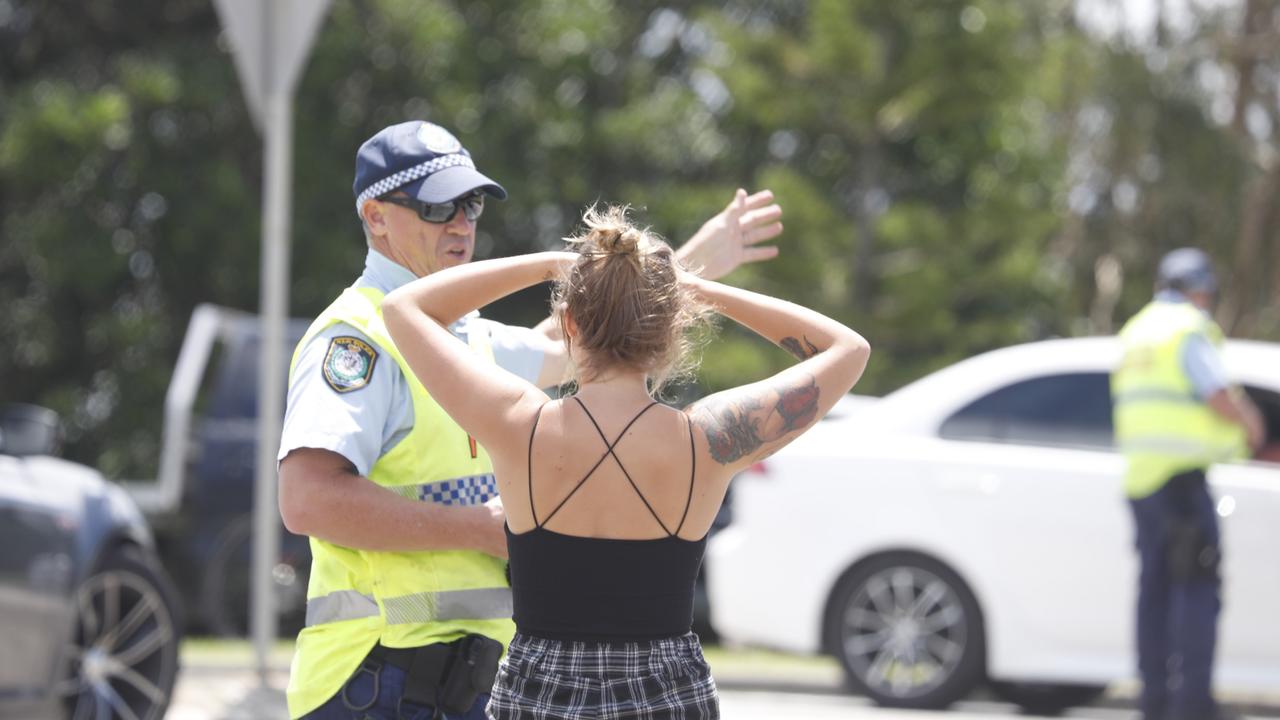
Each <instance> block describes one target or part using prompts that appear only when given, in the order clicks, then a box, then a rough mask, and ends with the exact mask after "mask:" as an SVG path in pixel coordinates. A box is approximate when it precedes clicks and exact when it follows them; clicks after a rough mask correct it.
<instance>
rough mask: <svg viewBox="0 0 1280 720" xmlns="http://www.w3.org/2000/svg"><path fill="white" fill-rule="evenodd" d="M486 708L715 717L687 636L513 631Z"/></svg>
mask: <svg viewBox="0 0 1280 720" xmlns="http://www.w3.org/2000/svg"><path fill="white" fill-rule="evenodd" d="M487 713H488V717H489V718H490V719H491V720H579V719H585V718H592V719H593V720H624V719H625V720H684V719H686V718H687V719H689V720H692V719H694V718H697V719H698V720H715V719H716V718H719V717H720V701H719V699H718V697H717V695H716V684H715V681H714V680H712V679H711V668H710V667H708V666H707V661H706V659H705V658H704V657H703V656H702V645H701V643H699V642H698V636H697V635H695V634H693V633H688V634H686V635H682V636H680V637H675V638H669V639H666V640H652V641H646V642H609V643H590V642H562V641H558V640H546V639H543V638H537V637H530V636H528V635H521V634H517V635H516V637H515V639H514V640H512V641H511V646H510V648H509V649H508V651H507V656H506V657H505V658H503V660H502V664H501V665H500V666H499V668H498V678H497V680H496V681H494V684H493V698H492V699H491V700H490V701H489V708H488V711H487Z"/></svg>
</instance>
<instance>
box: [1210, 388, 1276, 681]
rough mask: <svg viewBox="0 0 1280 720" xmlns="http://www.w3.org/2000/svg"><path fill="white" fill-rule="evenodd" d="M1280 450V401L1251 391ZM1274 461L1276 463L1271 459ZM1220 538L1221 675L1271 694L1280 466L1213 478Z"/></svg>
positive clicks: (1245, 467)
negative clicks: (1221, 556)
mask: <svg viewBox="0 0 1280 720" xmlns="http://www.w3.org/2000/svg"><path fill="white" fill-rule="evenodd" d="M1246 390H1248V392H1249V395H1250V396H1251V397H1252V398H1253V400H1254V402H1255V403H1257V404H1258V406H1259V408H1260V409H1261V410H1262V412H1263V415H1264V417H1265V418H1266V420H1267V425H1268V445H1275V444H1280V393H1277V392H1275V391H1273V390H1265V389H1262V388H1258V387H1252V386H1246ZM1270 457H1274V455H1270ZM1209 483H1210V485H1211V486H1212V490H1213V494H1214V499H1215V501H1216V503H1217V508H1218V516H1219V522H1220V524H1221V530H1222V548H1223V569H1222V575H1223V593H1222V616H1221V620H1220V622H1219V633H1218V637H1219V652H1218V666H1217V668H1216V671H1215V672H1216V675H1217V676H1218V678H1219V679H1220V680H1222V681H1223V682H1224V683H1225V684H1227V685H1230V686H1232V687H1240V688H1255V689H1257V690H1259V691H1273V690H1274V689H1275V687H1276V678H1280V623H1278V622H1276V619H1275V617H1276V616H1275V613H1276V607H1277V604H1278V603H1280V562H1277V561H1276V551H1277V543H1276V537H1277V535H1276V528H1277V526H1280V463H1276V462H1270V461H1268V462H1259V461H1253V460H1250V461H1241V462H1232V463H1222V464H1219V465H1215V466H1214V467H1213V468H1211V469H1210V471H1209Z"/></svg>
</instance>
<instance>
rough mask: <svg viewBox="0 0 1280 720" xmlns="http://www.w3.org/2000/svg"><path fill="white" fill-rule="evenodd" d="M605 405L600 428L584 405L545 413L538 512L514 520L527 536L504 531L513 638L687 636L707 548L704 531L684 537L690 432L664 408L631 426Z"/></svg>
mask: <svg viewBox="0 0 1280 720" xmlns="http://www.w3.org/2000/svg"><path fill="white" fill-rule="evenodd" d="M599 405H600V406H602V407H603V410H602V412H601V413H600V414H601V415H602V416H603V417H602V418H600V419H597V418H596V417H595V416H594V414H593V413H592V411H591V410H589V409H588V407H587V405H586V404H585V403H583V402H582V401H581V400H580V399H579V398H577V397H575V398H571V399H565V400H562V401H558V402H550V403H547V404H546V405H545V406H544V407H543V409H542V411H541V412H540V413H539V415H538V419H537V422H536V423H535V425H534V428H533V430H532V431H531V433H530V443H529V451H530V452H529V462H528V467H529V470H530V476H529V482H528V483H527V488H528V491H529V496H528V497H529V498H531V499H532V503H531V504H530V506H529V507H528V508H522V509H523V510H525V512H524V513H519V512H512V508H510V507H508V511H507V512H508V525H509V527H510V526H511V525H513V524H514V525H515V526H516V527H519V528H520V530H521V531H520V532H515V531H514V530H511V529H509V530H508V548H509V550H510V553H511V583H512V589H513V594H514V597H515V620H516V626H517V628H518V629H519V630H520V632H522V633H525V634H528V635H531V636H535V637H543V638H550V639H556V640H569V641H591V642H602V641H603V642H608V641H630V640H656V639H661V638H671V637H677V636H680V635H683V634H685V633H687V632H688V631H689V626H690V623H691V621H692V616H693V592H694V582H695V580H696V578H697V575H698V569H699V567H700V566H701V563H702V554H703V551H704V549H705V545H706V526H694V528H695V529H694V531H693V533H692V536H691V535H690V534H686V532H687V530H688V528H689V527H690V526H689V523H688V521H689V514H690V513H689V511H690V508H691V505H692V500H693V497H694V495H695V491H696V489H697V480H696V472H695V471H696V461H695V460H694V457H695V455H694V453H695V448H694V445H693V442H694V435H693V429H692V426H691V424H690V423H689V422H688V420H687V418H685V416H684V414H683V413H680V412H678V411H675V410H672V409H670V408H666V407H664V406H660V405H658V404H657V403H652V402H650V403H648V404H645V405H642V406H641V409H640V410H638V411H635V412H632V413H631V417H629V418H627V417H625V416H624V415H623V414H622V413H623V412H630V410H629V409H627V410H624V409H623V408H625V406H626V404H625V403H616V404H610V403H603V402H602V403H599ZM681 425H682V426H683V427H679V426H681ZM606 427H607V428H609V429H608V430H606V429H605V428H606ZM680 434H683V435H684V437H683V439H682V440H683V442H681V438H679V435H680ZM681 446H683V448H682V450H680V449H681ZM655 449H659V450H660V451H658V452H655V451H654V450H655ZM701 494H702V495H703V496H705V495H706V493H705V492H704V493H701ZM721 494H723V490H722V491H721ZM520 515H527V517H526V518H523V519H524V520H526V521H527V522H520V520H519V519H515V518H518V517H519V516H520ZM517 523H518V524H517ZM707 525H709V521H708V522H707Z"/></svg>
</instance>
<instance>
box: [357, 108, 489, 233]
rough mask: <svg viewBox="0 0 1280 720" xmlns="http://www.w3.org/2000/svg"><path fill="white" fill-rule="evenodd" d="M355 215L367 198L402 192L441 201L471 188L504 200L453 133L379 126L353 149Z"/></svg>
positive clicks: (410, 125)
mask: <svg viewBox="0 0 1280 720" xmlns="http://www.w3.org/2000/svg"><path fill="white" fill-rule="evenodd" d="M352 190H353V191H354V192H355V195H356V214H357V215H358V214H359V213H360V208H361V206H363V205H364V202H365V201H366V200H369V199H371V198H377V197H382V196H383V195H386V194H387V193H389V192H391V191H392V190H401V191H403V192H404V193H405V194H407V195H408V196H409V197H412V198H415V199H417V200H421V201H423V202H429V203H442V202H447V201H449V200H453V199H454V198H457V197H461V196H463V195H466V194H467V193H470V192H472V191H474V190H484V191H485V192H486V193H488V194H490V195H492V196H494V197H496V198H498V199H499V200H506V199H507V191H506V190H504V189H503V187H502V186H501V185H499V184H498V183H496V182H494V181H493V180H490V179H489V178H487V177H485V176H484V175H481V174H480V173H479V172H477V171H476V164H475V162H473V161H472V160H471V153H469V152H467V150H466V148H464V147H462V143H460V142H458V139H457V138H456V137H454V136H453V133H451V132H449V131H448V130H445V129H444V128H442V127H440V126H439V125H435V124H433V123H429V122H423V121H421V120H411V121H409V122H404V123H400V124H399V125H392V126H391V127H388V128H383V129H382V130H381V131H379V132H378V134H377V135H374V136H373V137H371V138H369V139H368V140H366V141H365V142H364V144H363V145H361V146H360V149H359V150H358V151H356V181H355V183H354V185H353V186H352Z"/></svg>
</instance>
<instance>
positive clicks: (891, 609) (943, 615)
mask: <svg viewBox="0 0 1280 720" xmlns="http://www.w3.org/2000/svg"><path fill="white" fill-rule="evenodd" d="M827 633H828V635H827V637H828V643H829V647H830V648H831V649H832V650H833V651H834V654H835V655H836V657H837V658H838V659H839V660H840V663H841V665H842V666H843V668H844V671H845V676H846V679H847V680H848V682H849V684H850V685H851V686H852V687H853V688H854V690H856V691H858V692H861V693H863V694H865V695H867V696H868V697H870V698H871V699H873V700H874V701H875V702H876V703H878V704H880V705H885V706H890V707H903V708H919V709H940V708H945V707H947V706H948V705H950V704H951V703H953V702H955V701H956V700H959V699H960V698H962V697H964V696H965V695H967V694H968V693H969V692H970V691H971V690H973V689H974V687H975V686H977V684H978V683H979V682H980V681H981V679H982V677H983V675H984V672H985V667H984V666H985V649H984V648H985V640H984V631H983V625H982V617H981V613H980V611H979V609H978V604H977V602H976V601H975V600H974V598H973V595H972V593H970V592H969V590H968V588H966V587H965V585H964V583H963V582H962V581H961V580H960V578H959V577H958V576H957V575H956V574H955V573H954V572H952V571H951V570H950V569H948V568H947V567H945V566H943V565H942V564H941V563H938V562H936V561H934V560H932V559H930V558H927V557H924V556H920V555H915V554H907V553H895V554H888V555H882V556H879V557H876V558H873V559H871V560H870V561H867V562H865V563H864V564H862V565H860V566H857V567H856V569H855V570H854V571H853V572H852V573H850V574H849V575H847V576H846V577H845V578H844V579H843V580H842V581H841V582H840V583H839V585H838V586H837V587H836V590H835V591H834V592H833V594H832V598H831V603H830V605H829V607H828V614H827Z"/></svg>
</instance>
